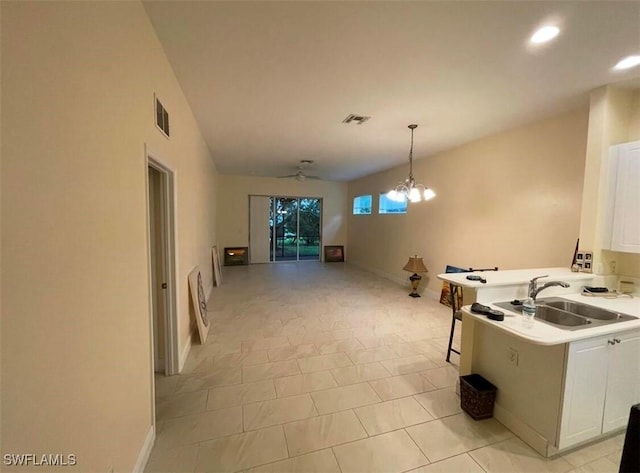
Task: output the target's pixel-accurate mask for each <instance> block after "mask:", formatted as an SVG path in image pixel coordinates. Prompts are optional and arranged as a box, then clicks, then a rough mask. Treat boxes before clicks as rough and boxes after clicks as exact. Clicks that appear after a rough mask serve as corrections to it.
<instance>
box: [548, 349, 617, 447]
mask: <svg viewBox="0 0 640 473" xmlns="http://www.w3.org/2000/svg"><path fill="white" fill-rule="evenodd" d="M607 338H608V337H598V338H591V339H588V340H581V341H578V342H573V343H571V344H570V345H569V355H568V359H567V371H566V377H565V390H564V397H563V400H562V420H561V424H560V440H559V442H558V448H560V449H563V448H566V447H568V446H570V445H574V444H577V443H579V442H583V441H585V440H589V439H590V438H593V437H596V436H598V435H600V433H601V432H602V415H603V412H604V402H605V392H606V385H607V369H608V354H607V351H608V345H607ZM541 401H542V400H541Z"/></svg>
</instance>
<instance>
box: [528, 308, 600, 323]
mask: <svg viewBox="0 0 640 473" xmlns="http://www.w3.org/2000/svg"><path fill="white" fill-rule="evenodd" d="M536 319H538V320H544V321H546V322H549V323H552V324H556V325H562V326H563V327H579V326H581V325H589V324H591V323H592V322H591V321H590V320H589V319H585V318H584V317H580V316H579V315H575V314H572V313H571V312H567V311H564V310H560V309H556V308H555V307H551V306H548V305H539V306H538V307H537V308H536Z"/></svg>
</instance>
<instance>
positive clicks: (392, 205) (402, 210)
mask: <svg viewBox="0 0 640 473" xmlns="http://www.w3.org/2000/svg"><path fill="white" fill-rule="evenodd" d="M379 213H381V214H406V213H407V201H406V200H405V201H404V202H396V201H394V200H391V199H389V198H388V197H387V194H386V193H381V194H380V207H379Z"/></svg>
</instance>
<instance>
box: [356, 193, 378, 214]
mask: <svg viewBox="0 0 640 473" xmlns="http://www.w3.org/2000/svg"><path fill="white" fill-rule="evenodd" d="M372 200H373V198H372V196H370V195H359V196H357V197H354V198H353V215H369V214H371V201H372Z"/></svg>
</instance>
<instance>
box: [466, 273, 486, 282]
mask: <svg viewBox="0 0 640 473" xmlns="http://www.w3.org/2000/svg"><path fill="white" fill-rule="evenodd" d="M467 279H468V280H469V281H480V282H481V283H482V284H486V283H487V280H486V279H485V278H483V277H482V276H476V275H475V274H470V275H469V276H467Z"/></svg>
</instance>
